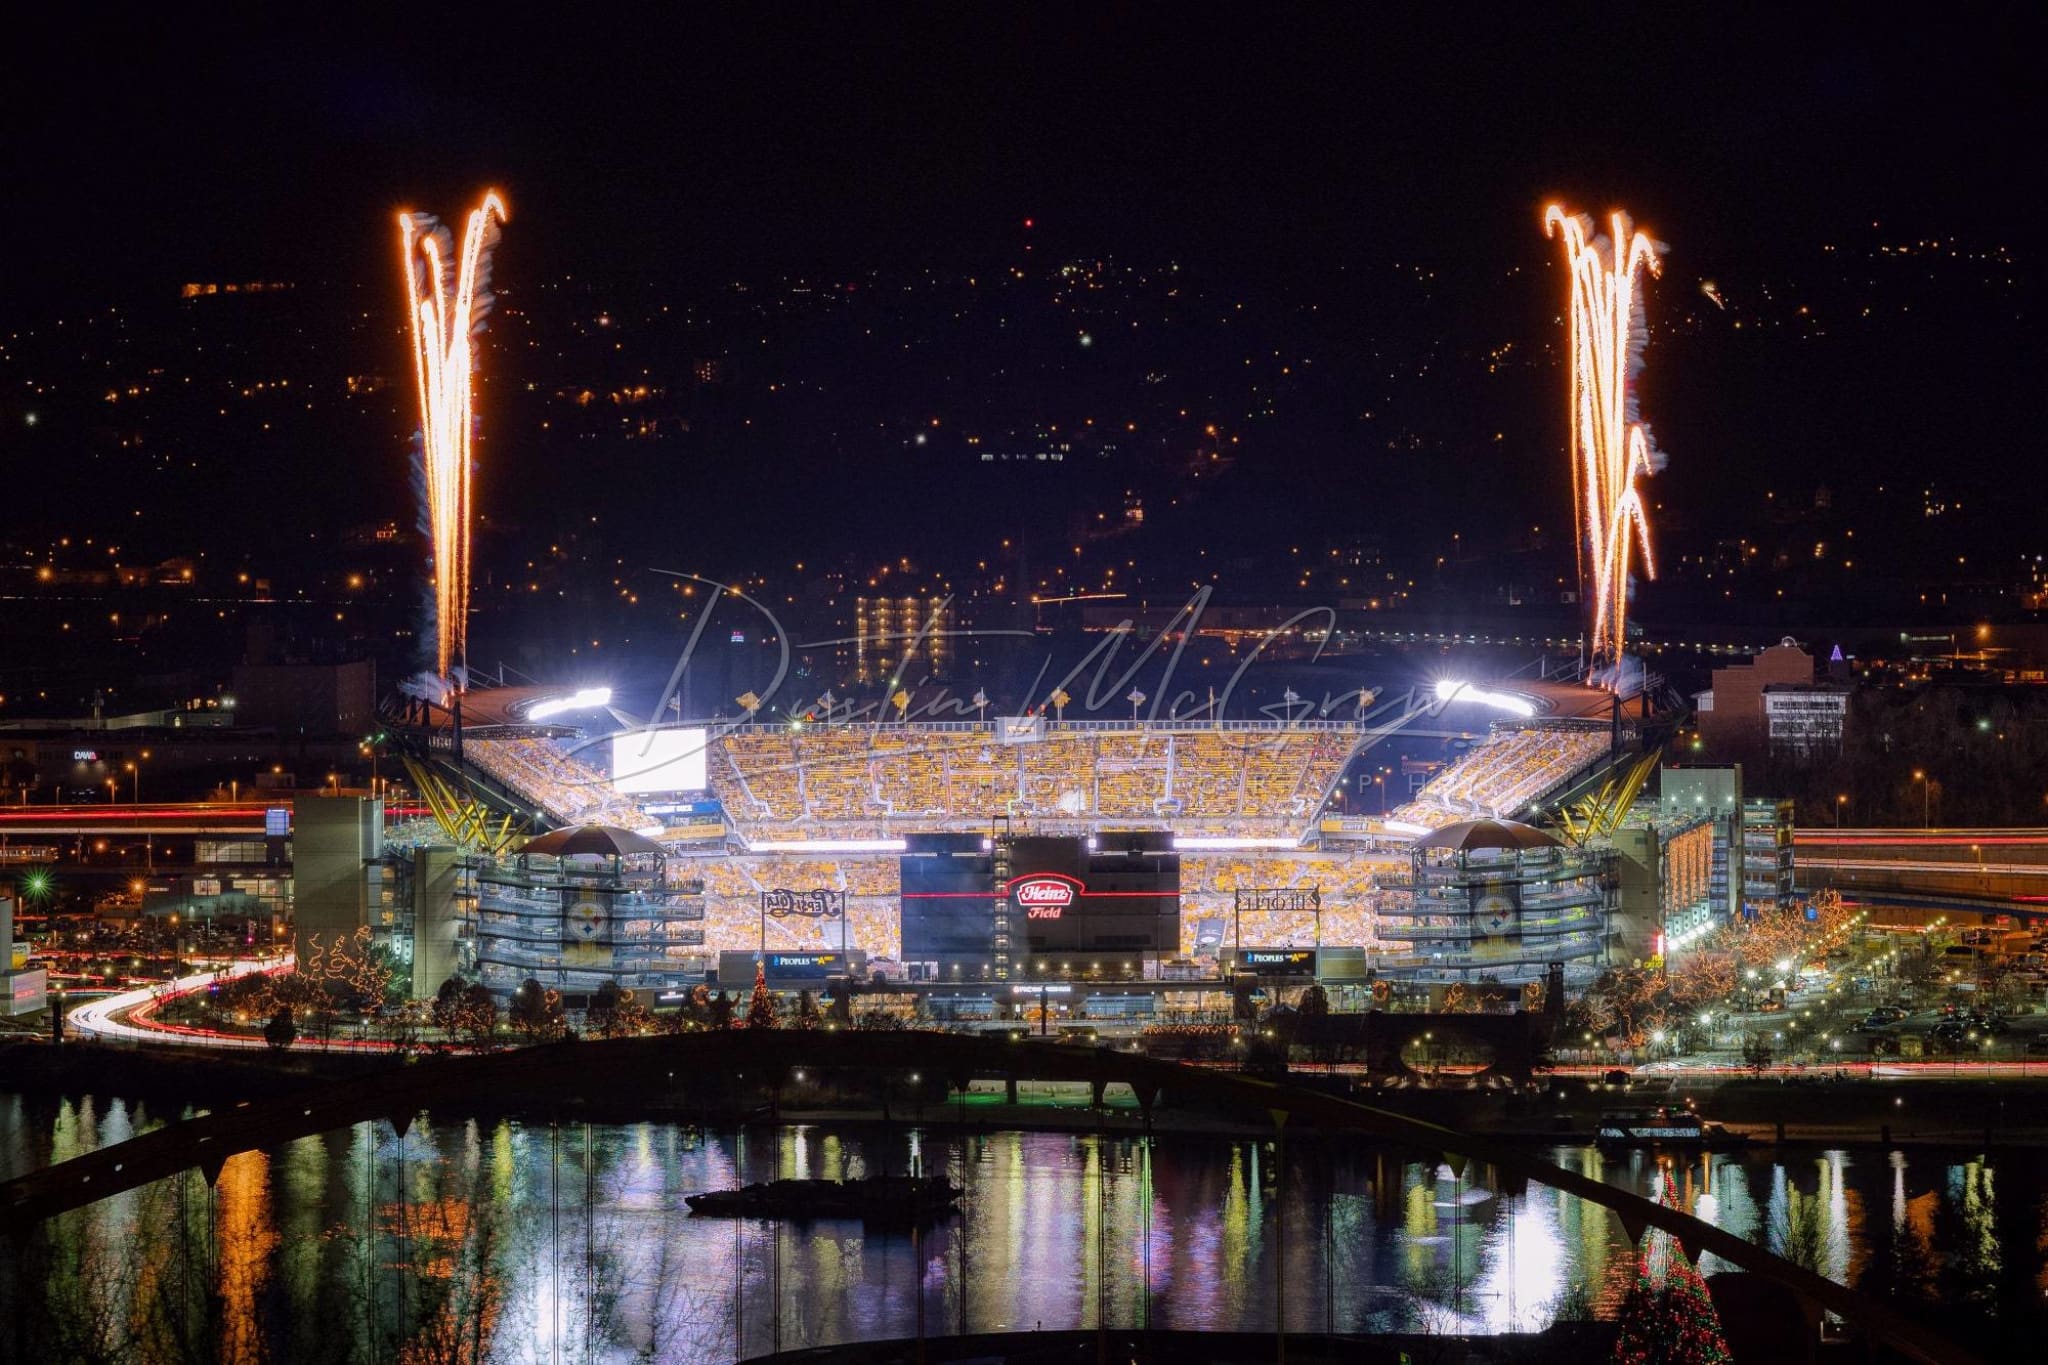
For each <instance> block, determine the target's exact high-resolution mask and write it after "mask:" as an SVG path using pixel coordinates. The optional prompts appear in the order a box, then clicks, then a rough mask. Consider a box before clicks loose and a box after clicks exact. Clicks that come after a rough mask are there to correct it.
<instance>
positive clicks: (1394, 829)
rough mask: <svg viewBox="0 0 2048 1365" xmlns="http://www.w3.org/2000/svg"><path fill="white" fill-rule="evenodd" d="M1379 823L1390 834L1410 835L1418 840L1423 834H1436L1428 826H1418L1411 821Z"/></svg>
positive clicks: (1384, 821) (1385, 821)
mask: <svg viewBox="0 0 2048 1365" xmlns="http://www.w3.org/2000/svg"><path fill="white" fill-rule="evenodd" d="M1380 823H1381V824H1382V825H1383V826H1384V827H1385V828H1386V830H1387V831H1388V832H1389V833H1391V834H1412V835H1414V836H1415V837H1416V838H1418V839H1419V838H1421V837H1422V836H1423V835H1425V834H1434V833H1436V831H1435V830H1434V829H1433V828H1431V827H1430V826H1428V825H1419V824H1417V823H1415V821H1413V820H1383V821H1381V822H1380Z"/></svg>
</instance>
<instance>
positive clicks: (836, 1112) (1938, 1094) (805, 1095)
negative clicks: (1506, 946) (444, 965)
mask: <svg viewBox="0 0 2048 1365" xmlns="http://www.w3.org/2000/svg"><path fill="white" fill-rule="evenodd" d="M574 1046H577V1047H588V1048H602V1047H604V1046H606V1044H605V1043H603V1042H584V1043H579V1044H575V1045H574ZM413 1064H414V1063H413V1062H412V1061H409V1060H407V1059H403V1058H397V1057H393V1056H391V1055H389V1054H362V1053H351V1052H340V1051H337V1052H309V1051H304V1050H296V1049H295V1050H293V1051H290V1052H269V1051H263V1052H255V1051H224V1050H215V1049H206V1048H184V1047H174V1046H152V1047H150V1048H147V1049H136V1048H125V1047H118V1046H109V1045H106V1044H98V1043H89V1042H88V1043H80V1042H70V1043H64V1044H61V1045H51V1044H48V1043H41V1042H27V1041H22V1042H15V1041H0V1088H4V1089H7V1090H11V1091H17V1092H22V1093H45V1094H58V1095H70V1096H84V1095H103V1096H121V1097H124V1098H128V1099H136V1100H144V1101H148V1102H151V1103H154V1104H174V1105H178V1106H181V1107H182V1106H186V1105H190V1106H194V1107H198V1108H206V1109H221V1108H226V1107H229V1106H232V1105H237V1104H241V1103H244V1102H251V1101H259V1100H264V1099H275V1098H282V1097H286V1096H290V1095H296V1094H302V1093H312V1092H316V1091H318V1090H319V1089H320V1088H321V1087H323V1086H327V1085H330V1084H333V1083H335V1082H338V1081H344V1080H353V1079H360V1078H362V1077H365V1076H374V1075H377V1074H379V1073H382V1072H387V1071H393V1070H396V1069H402V1068H405V1067H407V1066H410V1065H413ZM444 1064H445V1063H444ZM677 1079H678V1084H677V1086H676V1088H675V1089H674V1090H673V1091H669V1092H662V1091H660V1090H659V1089H654V1090H650V1089H646V1088H640V1089H634V1090H631V1091H629V1092H627V1093H611V1092H610V1091H608V1090H606V1089H604V1088H598V1089H595V1090H593V1091H591V1092H589V1093H587V1094H583V1095H565V1096H562V1097H561V1098H560V1099H559V1101H550V1100H546V1099H543V1098H539V1097H525V1098H521V1099H517V1100H494V1101H489V1102H475V1101H472V1102H468V1103H465V1104H463V1105H460V1106H451V1108H450V1110H449V1112H463V1113H475V1114H478V1115H480V1116H481V1115H496V1114H505V1115H512V1116H518V1117H529V1118H561V1117H565V1116H573V1117H574V1118H575V1119H576V1120H577V1121H590V1122H603V1123H634V1122H640V1121H662V1122H673V1123H684V1124H691V1123H696V1124H718V1125H729V1124H732V1123H735V1122H741V1121H749V1122H783V1123H827V1124H833V1125H868V1124H884V1125H901V1124H904V1123H906V1122H915V1123H918V1124H920V1125H923V1126H926V1127H931V1128H935V1129H951V1128H964V1129H968V1130H987V1129H992V1128H1028V1129H1041V1130H1047V1131H1058V1132H1076V1133H1081V1132H1095V1131H1103V1132H1113V1133H1128V1134H1131V1135H1137V1134H1141V1133H1144V1132H1147V1131H1150V1132H1154V1133H1158V1134H1162V1135H1163V1134H1169V1133H1171V1134H1181V1135H1202V1134H1207V1135H1213V1136H1218V1137H1267V1136H1271V1135H1272V1133H1273V1131H1274V1130H1273V1126H1272V1120H1271V1118H1270V1116H1268V1115H1267V1114H1265V1113H1264V1112H1260V1113H1256V1114H1233V1113H1218V1112H1215V1111H1214V1110H1210V1109H1204V1108H1200V1107H1192V1106H1182V1105H1179V1104H1176V1103H1175V1102H1174V1099H1173V1097H1172V1095H1171V1094H1168V1095H1166V1096H1165V1097H1164V1098H1163V1099H1162V1102H1161V1103H1160V1104H1158V1105H1157V1106H1155V1107H1154V1109H1153V1111H1152V1113H1151V1115H1150V1116H1149V1119H1148V1117H1147V1115H1146V1114H1145V1113H1144V1112H1143V1110H1141V1109H1140V1107H1139V1106H1138V1104H1137V1102H1136V1099H1135V1097H1133V1096H1132V1095H1130V1093H1129V1092H1128V1090H1125V1089H1123V1088H1121V1087H1113V1088H1112V1090H1111V1091H1110V1092H1109V1094H1108V1096H1107V1098H1106V1102H1105V1103H1104V1105H1103V1106H1101V1107H1100V1108H1097V1107H1096V1106H1095V1105H1094V1104H1093V1103H1092V1102H1091V1101H1092V1096H1091V1093H1090V1091H1089V1090H1088V1088H1087V1087H1086V1085H1083V1084H1075V1083H1067V1084H1064V1085H1062V1084H1053V1083H1048V1082H1021V1083H1020V1084H1019V1086H1018V1089H1017V1092H1016V1093H1015V1095H1014V1096H1013V1095H1011V1094H1009V1093H1007V1092H1006V1091H1005V1090H1004V1089H1003V1088H1002V1086H1001V1084H1000V1083H999V1082H998V1083H995V1084H994V1086H993V1088H991V1087H990V1086H989V1085H988V1083H984V1084H983V1086H982V1087H981V1088H979V1089H977V1090H976V1091H974V1092H973V1093H970V1094H967V1095H965V1096H962V1095H960V1094H958V1093H957V1092H953V1091H950V1090H949V1089H948V1087H947V1086H946V1085H945V1084H944V1082H942V1081H940V1080H939V1079H938V1078H936V1077H927V1078H924V1079H923V1080H922V1081H917V1082H915V1083H911V1084H893V1083H889V1082H886V1081H882V1080H879V1079H876V1078H875V1077H872V1076H869V1077H864V1078H863V1077H839V1078H835V1080H834V1081H833V1082H832V1083H829V1084H828V1083H825V1082H823V1081H821V1080H819V1079H817V1078H810V1079H805V1078H803V1077H802V1074H801V1073H800V1072H799V1073H798V1074H797V1076H796V1077H795V1078H785V1080H784V1082H783V1083H782V1084H779V1085H778V1086H776V1087H775V1088H774V1089H772V1090H771V1089H769V1088H767V1087H760V1088H751V1089H749V1090H747V1091H744V1092H741V1091H735V1090H734V1089H732V1088H730V1087H728V1086H724V1085H720V1086H715V1087H709V1088H707V1087H706V1086H704V1085H703V1084H701V1081H702V1078H694V1077H691V1076H688V1075H685V1076H683V1077H680V1078H677ZM1275 1079H1277V1078H1275ZM1287 1079H1288V1080H1290V1081H1292V1082H1293V1083H1295V1084H1299V1085H1301V1086H1303V1087H1304V1088H1306V1089H1311V1090H1318V1091H1322V1092H1323V1093H1327V1094H1334V1095H1338V1096H1342V1097H1344V1098H1349V1099H1355V1100H1357V1101H1358V1102H1360V1103H1362V1104H1367V1105H1371V1106H1373V1107H1375V1108H1380V1109H1385V1110H1389V1111H1392V1112H1396V1113H1399V1114H1402V1115H1405V1116H1407V1117H1411V1118H1416V1119H1421V1120H1424V1121H1427V1122H1430V1123H1435V1124H1439V1125H1441V1126H1443V1127H1446V1128H1451V1129H1456V1130H1460V1131H1465V1132H1471V1133H1475V1134H1483V1135H1486V1136H1489V1137H1494V1138H1497V1139H1500V1140H1504V1141H1512V1142H1519V1143H1526V1144H1528V1145H1532V1146H1552V1145H1557V1144H1560V1143H1563V1144H1576V1143H1581V1142H1584V1141H1586V1140H1588V1138H1589V1137H1590V1135H1591V1133H1592V1132H1593V1130H1594V1129H1595V1127H1596V1126H1597V1123H1598V1121H1599V1118H1600V1116H1601V1114H1602V1112H1604V1111H1606V1110H1608V1109H1611V1108H1616V1107H1622V1106H1635V1105H1646V1104H1649V1105H1654V1104H1684V1103H1687V1102H1690V1103H1692V1104H1694V1105H1695V1106H1696V1107H1697V1110H1698V1112H1699V1113H1700V1114H1701V1115H1702V1116H1703V1117H1704V1118H1706V1119H1707V1120H1709V1121H1711V1122H1713V1123H1716V1124H1719V1125H1721V1126H1723V1127H1725V1128H1726V1129H1727V1130H1728V1131H1729V1132H1730V1133H1731V1134H1736V1135H1740V1136H1741V1137H1744V1138H1746V1139H1747V1140H1748V1142H1749V1144H1750V1145H1751V1146H1772V1145H1781V1144H1782V1145H1822V1146H1837V1147H1842V1146H1880V1147H1882V1146H1918V1145H1933V1146H1943V1147H1957V1146H1973V1147H1978V1148H1982V1147H1987V1146H1995V1147H2048V1078H2042V1079H2038V1080H2031V1079H2030V1080H2005V1081H1999V1082H1996V1083H1990V1082H1986V1081H1982V1080H1970V1079H1960V1078H1935V1077H1927V1078H1915V1079H1910V1080H1884V1081H1875V1080H1840V1081H1821V1082H1803V1083H1801V1082H1781V1081H1778V1080H1774V1079H1769V1078H1765V1079H1762V1080H1728V1079H1721V1080H1718V1081H1717V1082H1716V1083H1715V1084H1713V1085H1712V1086H1711V1087H1706V1088H1702V1089H1700V1090H1698V1091H1688V1090H1687V1089H1685V1087H1684V1086H1683V1082H1682V1079H1680V1080H1678V1081H1676V1082H1675V1083H1673V1084H1671V1085H1669V1086H1667V1085H1666V1084H1665V1083H1664V1081H1662V1080H1661V1079H1660V1080H1659V1081H1657V1082H1654V1083H1651V1084H1649V1085H1643V1086H1633V1087H1631V1088H1629V1089H1627V1090H1622V1089H1619V1088H1616V1087H1611V1086H1605V1085H1601V1084H1597V1083H1589V1082H1587V1081H1584V1080H1581V1079H1578V1078H1563V1077H1559V1078H1552V1079H1551V1081H1550V1083H1549V1085H1548V1086H1547V1088H1546V1089H1544V1090H1542V1091H1540V1092H1531V1091H1526V1090H1522V1091H1516V1090H1508V1089H1480V1090H1457V1089H1443V1090H1437V1089H1426V1088H1415V1087H1411V1088H1377V1089H1376V1088H1368V1087H1364V1086H1359V1085H1356V1084H1354V1082H1353V1081H1352V1080H1351V1079H1349V1078H1347V1077H1345V1076H1343V1075H1341V1074H1340V1075H1330V1074H1327V1073H1322V1072H1316V1071H1313V1070H1304V1071H1297V1072H1295V1073H1292V1074H1291V1075H1290V1076H1289V1077H1288V1078H1287ZM1289 1136H1290V1137H1297V1136H1298V1137H1301V1138H1304V1139H1307V1138H1311V1137H1313V1132H1312V1130H1309V1129H1305V1128H1300V1127H1295V1128H1290V1130H1289Z"/></svg>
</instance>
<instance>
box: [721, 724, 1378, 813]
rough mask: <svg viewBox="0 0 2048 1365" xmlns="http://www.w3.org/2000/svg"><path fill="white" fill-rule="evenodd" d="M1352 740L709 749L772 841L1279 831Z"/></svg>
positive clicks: (834, 738)
mask: <svg viewBox="0 0 2048 1365" xmlns="http://www.w3.org/2000/svg"><path fill="white" fill-rule="evenodd" d="M1354 742H1355V740H1354V737H1353V736H1352V735H1350V734H1349V733H1346V732H1333V731H1267V730H1248V729H1247V730H1237V729H1230V728H1227V727H1219V728H1216V729H1210V730H1196V731H1169V730H1158V731H1154V730H1148V729H1143V728H1133V729H1130V730H1127V731H1118V730H1111V731H1093V730H1087V731H1083V730H1076V731H1066V732H1062V731H1061V730H1059V729H1057V728H1054V729H1053V730H1051V731H1050V732H1048V733H1047V734H1046V735H1045V737H1044V738H1042V739H1040V740H1038V741H1036V742H1033V743H1027V744H1015V745H1006V744H1001V743H998V742H997V741H996V740H995V738H994V736H993V734H992V733H991V732H990V731H986V730H981V729H978V728H977V729H966V730H958V729H946V730H940V729H936V728H934V729H926V728H921V727H918V726H887V725H882V726H845V727H839V728H818V729H813V730H808V731H793V730H785V729H776V728H770V727H766V726H763V727H750V728H748V729H744V730H740V731H737V732H735V733H733V734H730V735H727V736H724V737H723V738H722V739H721V740H720V741H719V742H718V743H717V744H716V745H715V746H714V747H713V751H712V755H713V756H712V761H711V763H710V780H711V785H712V788H713V790H714V791H715V792H716V794H717V795H718V796H719V798H720V799H721V800H722V801H723V803H724V805H725V809H726V812H727V814H728V815H729V816H730V817H731V818H732V820H733V821H734V823H735V824H736V825H737V826H739V827H740V828H741V829H742V830H744V831H757V830H758V831H761V832H764V833H769V834H771V835H773V834H776V833H780V832H781V831H780V830H779V829H778V827H783V826H794V827H799V828H809V829H815V830H817V831H819V832H821V833H829V834H832V835H836V836H840V837H850V836H856V835H859V834H868V833H884V832H894V831H899V830H902V829H906V828H916V829H945V828H980V827H983V826H985V825H986V824H987V822H988V821H989V820H990V819H992V818H994V817H996V816H999V815H1009V816H1012V817H1022V818H1025V819H1032V818H1041V819H1045V820H1054V821H1056V820H1060V819H1067V820H1084V821H1088V822H1091V823H1094V824H1098V825H1099V824H1102V823H1105V822H1111V823H1113V822H1119V821H1125V822H1129V823H1131V824H1133V825H1144V826H1156V825H1158V824H1161V823H1163V822H1165V821H1166V820H1169V819H1171V820H1172V821H1173V822H1174V824H1175V825H1176V827H1178V828H1182V829H1185V830H1188V831H1189V832H1214V833H1245V834H1252V833H1260V834H1277V833H1282V832H1295V831H1299V830H1300V829H1301V828H1302V827H1303V826H1305V825H1306V824H1307V822H1308V820H1309V819H1310V817H1312V816H1313V815H1314V814H1315V812H1316V811H1317V810H1318V809H1319V808H1320V806H1321V805H1322V802H1323V799H1324V797H1325V796H1326V795H1327V794H1328V792H1329V789H1330V787H1331V786H1332V784H1334V783H1335V781H1336V779H1337V776H1338V774H1339V773H1340V772H1341V771H1342V770H1343V767H1344V764H1345V762H1346V761H1347V760H1348V759H1349V758H1350V756H1351V752H1352V747H1353V744H1354Z"/></svg>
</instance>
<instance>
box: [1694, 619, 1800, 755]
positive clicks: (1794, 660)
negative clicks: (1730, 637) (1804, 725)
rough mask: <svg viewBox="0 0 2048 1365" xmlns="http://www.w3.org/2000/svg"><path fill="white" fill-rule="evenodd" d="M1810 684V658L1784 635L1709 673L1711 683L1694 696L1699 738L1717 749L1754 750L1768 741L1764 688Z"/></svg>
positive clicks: (1760, 747) (1748, 751)
mask: <svg viewBox="0 0 2048 1365" xmlns="http://www.w3.org/2000/svg"><path fill="white" fill-rule="evenodd" d="M1812 686H1813V656H1812V655H1811V654H1808V653H1807V652H1806V651H1805V650H1804V649H1802V648H1800V646H1799V642H1798V641H1797V640H1794V639H1793V638H1792V637H1791V636H1789V635H1788V636H1786V637H1785V638H1784V639H1783V640H1780V641H1779V642H1778V643H1777V644H1775V645H1773V646H1771V648H1769V649H1767V650H1765V651H1764V652H1763V653H1761V654H1759V655H1757V656H1756V658H1754V659H1752V660H1751V661H1750V662H1748V663H1746V664H1730V665H1729V666H1728V667H1726V668H1717V669H1715V670H1714V673H1713V686H1711V687H1710V688H1708V689H1707V690H1706V691H1704V692H1701V693H1699V694H1697V695H1696V696H1695V697H1694V702H1695V705H1696V707H1697V709H1698V712H1699V727H1700V738H1701V739H1702V740H1703V741H1705V743H1706V744H1707V746H1708V747H1709V748H1710V749H1714V750H1716V751H1719V752H1723V753H1725V752H1730V751H1733V752H1746V753H1760V752H1762V751H1763V749H1764V748H1765V746H1766V744H1767V743H1768V740H1769V733H1770V731H1769V717H1768V715H1767V714H1766V712H1765V708H1764V692H1765V690H1766V689H1767V688H1773V687H1777V688H1785V689H1795V688H1800V687H1806V688H1811V687H1812Z"/></svg>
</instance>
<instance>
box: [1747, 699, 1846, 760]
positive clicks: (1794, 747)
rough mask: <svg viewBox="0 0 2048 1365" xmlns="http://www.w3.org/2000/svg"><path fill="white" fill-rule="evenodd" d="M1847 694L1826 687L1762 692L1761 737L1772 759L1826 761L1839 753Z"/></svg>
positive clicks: (1844, 724) (1844, 725)
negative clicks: (1762, 724)
mask: <svg viewBox="0 0 2048 1365" xmlns="http://www.w3.org/2000/svg"><path fill="white" fill-rule="evenodd" d="M1848 719H1849V690H1848V689H1847V688H1845V687H1840V686H1835V685H1831V684H1827V683H1818V684H1813V685H1810V686H1801V685H1798V684H1792V685H1789V686H1788V685H1786V684H1782V683H1779V684H1774V685H1772V686H1769V687H1766V688H1765V689H1764V735H1765V741H1766V743H1767V744H1768V746H1769V748H1770V753H1771V757H1772V758H1791V759H1810V758H1829V757H1832V756H1834V755H1835V754H1839V753H1840V752H1842V733H1843V730H1844V728H1845V727H1846V726H1847V724H1848Z"/></svg>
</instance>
